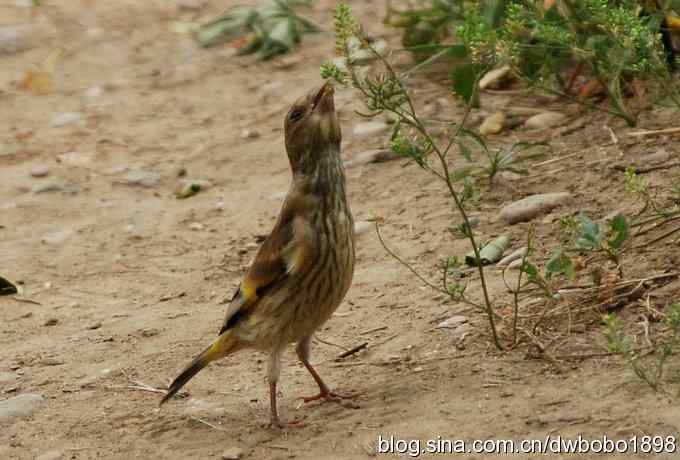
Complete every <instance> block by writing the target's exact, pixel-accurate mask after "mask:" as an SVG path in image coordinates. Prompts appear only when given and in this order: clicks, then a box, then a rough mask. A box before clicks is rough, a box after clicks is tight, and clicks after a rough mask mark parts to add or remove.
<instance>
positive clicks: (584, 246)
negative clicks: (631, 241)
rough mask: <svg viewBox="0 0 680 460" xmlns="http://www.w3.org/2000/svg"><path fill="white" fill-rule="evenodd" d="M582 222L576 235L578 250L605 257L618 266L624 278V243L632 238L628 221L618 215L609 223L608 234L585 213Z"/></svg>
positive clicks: (575, 243) (621, 215)
mask: <svg viewBox="0 0 680 460" xmlns="http://www.w3.org/2000/svg"><path fill="white" fill-rule="evenodd" d="M579 219H580V222H579V224H578V227H577V228H576V232H575V235H574V238H575V239H574V246H575V247H576V249H579V250H584V251H591V252H597V253H600V254H602V255H604V256H605V258H606V259H608V260H610V261H611V262H613V263H614V265H615V266H616V268H617V270H618V272H619V276H620V277H621V278H623V266H622V265H621V250H622V246H623V243H624V242H626V240H628V238H629V236H630V229H629V227H628V221H627V220H626V217H625V216H624V215H623V214H617V215H616V216H614V218H613V219H611V220H610V221H609V228H608V232H607V234H606V235H605V234H603V233H602V232H601V231H600V226H599V225H598V224H596V223H595V222H593V221H592V220H591V219H590V217H588V216H587V215H586V214H585V213H584V212H581V213H580V215H579Z"/></svg>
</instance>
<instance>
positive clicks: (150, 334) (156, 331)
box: [142, 327, 161, 337]
mask: <svg viewBox="0 0 680 460" xmlns="http://www.w3.org/2000/svg"><path fill="white" fill-rule="evenodd" d="M160 333H161V331H160V330H159V329H156V328H155V327H148V328H146V329H142V336H143V337H153V336H154V335H158V334H160Z"/></svg>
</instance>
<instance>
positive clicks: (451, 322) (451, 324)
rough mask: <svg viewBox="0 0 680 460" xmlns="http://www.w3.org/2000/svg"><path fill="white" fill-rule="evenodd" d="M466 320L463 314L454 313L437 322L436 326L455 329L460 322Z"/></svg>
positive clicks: (465, 321)
mask: <svg viewBox="0 0 680 460" xmlns="http://www.w3.org/2000/svg"><path fill="white" fill-rule="evenodd" d="M467 321H468V319H467V318H466V317H465V316H461V315H456V316H452V317H451V318H449V319H447V320H444V321H442V322H441V323H439V324H437V327H438V328H443V329H455V328H457V327H458V326H460V325H461V324H463V323H467Z"/></svg>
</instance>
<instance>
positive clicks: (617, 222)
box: [607, 214, 630, 249]
mask: <svg viewBox="0 0 680 460" xmlns="http://www.w3.org/2000/svg"><path fill="white" fill-rule="evenodd" d="M609 228H610V229H611V237H610V238H609V241H607V244H608V245H609V247H610V248H612V249H619V248H620V247H621V245H622V244H623V242H624V241H626V240H627V239H628V236H629V234H630V233H629V228H628V222H627V221H626V217H625V216H624V215H623V214H617V215H616V216H614V218H613V219H612V221H611V222H610V223H609Z"/></svg>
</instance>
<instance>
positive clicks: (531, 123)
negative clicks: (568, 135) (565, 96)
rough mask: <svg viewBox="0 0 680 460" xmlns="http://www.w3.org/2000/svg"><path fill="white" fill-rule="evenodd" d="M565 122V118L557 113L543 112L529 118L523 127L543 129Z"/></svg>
mask: <svg viewBox="0 0 680 460" xmlns="http://www.w3.org/2000/svg"><path fill="white" fill-rule="evenodd" d="M566 121H567V116H566V115H565V114H563V113H559V112H543V113H539V114H538V115H534V116H533V117H529V118H528V119H527V121H525V122H524V126H526V127H527V128H529V129H545V128H553V127H555V126H559V125H561V124H563V123H564V122H566Z"/></svg>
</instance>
